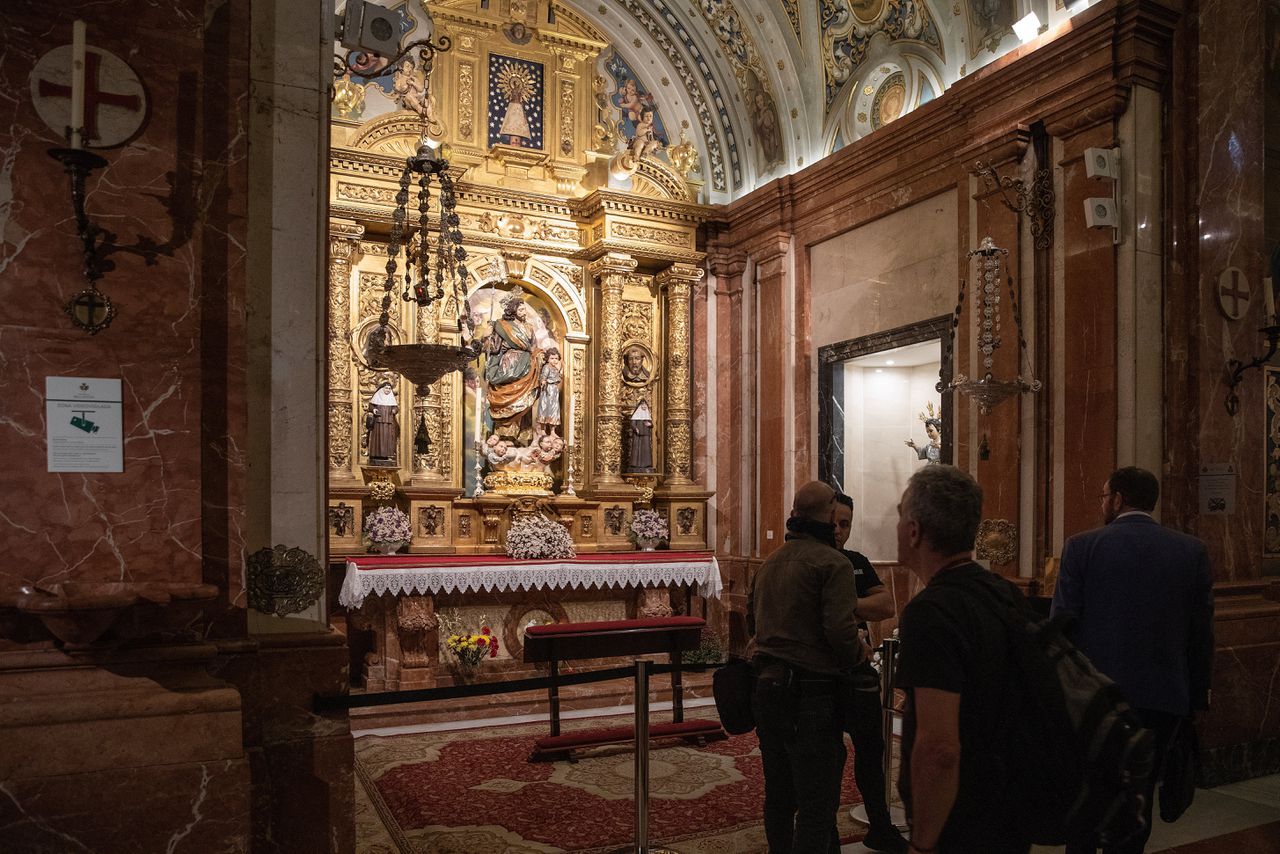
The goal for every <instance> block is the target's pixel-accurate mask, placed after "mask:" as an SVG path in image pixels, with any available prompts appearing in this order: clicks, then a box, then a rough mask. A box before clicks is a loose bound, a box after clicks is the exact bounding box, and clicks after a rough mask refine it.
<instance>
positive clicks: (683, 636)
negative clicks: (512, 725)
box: [524, 617, 728, 761]
mask: <svg viewBox="0 0 1280 854" xmlns="http://www.w3.org/2000/svg"><path fill="white" fill-rule="evenodd" d="M704 626H706V620H703V619H701V618H699V617H660V618H647V619H640V620H607V621H600V622H587V623H554V624H551V625H545V626H530V627H529V628H528V629H526V630H525V641H524V660H525V661H527V662H548V663H549V664H550V665H551V686H550V688H549V689H548V695H549V696H548V699H549V700H550V705H551V734H550V735H549V736H547V737H546V738H541V739H538V742H537V744H536V746H535V747H534V751H533V755H532V756H531V757H530V758H531V759H532V760H534V761H549V760H554V759H566V758H569V757H570V755H571V753H572V751H574V750H581V749H584V748H587V747H599V746H601V745H605V744H622V743H626V742H629V741H633V740H634V739H635V732H634V730H633V729H632V727H629V726H628V727H612V728H609V729H595V730H580V731H578V732H574V733H571V734H568V735H561V734H560V691H559V686H558V684H557V681H556V680H557V678H558V677H559V663H560V662H561V661H573V660H577V659H583V658H606V657H610V656H618V655H645V654H648V653H655V652H658V653H663V652H665V653H667V654H668V655H669V656H670V659H671V664H672V665H673V667H674V668H675V669H674V670H672V672H671V693H672V710H671V711H672V721H671V723H668V724H655V725H653V726H651V727H650V728H649V736H650V738H685V739H691V740H692V739H696V740H698V741H699V742H705V741H708V740H716V739H721V738H727V737H728V736H727V735H725V732H724V730H723V729H722V728H721V726H720V723H719V721H705V720H695V721H685V720H684V702H683V701H684V697H683V693H684V692H683V686H682V683H681V672H680V654H681V653H682V652H684V651H686V650H690V649H697V647H698V643H699V640H700V638H701V635H702V629H703V627H704Z"/></svg>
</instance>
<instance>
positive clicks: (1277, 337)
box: [1226, 249, 1280, 415]
mask: <svg viewBox="0 0 1280 854" xmlns="http://www.w3.org/2000/svg"><path fill="white" fill-rule="evenodd" d="M1271 269H1272V271H1273V275H1272V277H1271V278H1269V279H1263V282H1262V296H1263V299H1264V301H1265V304H1266V315H1267V319H1266V326H1263V327H1262V328H1261V329H1259V330H1258V331H1259V332H1261V333H1262V334H1263V335H1264V336H1266V339H1267V352H1266V353H1265V354H1264V355H1261V356H1257V357H1255V358H1254V360H1253V361H1252V362H1250V363H1249V364H1247V365H1246V364H1245V363H1243V362H1241V361H1240V360H1239V359H1231V360H1230V361H1229V362H1227V371H1228V372H1229V376H1228V377H1227V400H1226V404H1227V414H1228V415H1235V414H1236V413H1237V412H1239V411H1240V397H1239V396H1238V395H1237V394H1236V386H1238V385H1240V382H1241V380H1243V379H1244V372H1245V371H1247V370H1249V369H1250V368H1260V367H1262V366H1263V365H1265V364H1266V363H1267V362H1270V361H1271V357H1272V356H1274V355H1275V354H1276V349H1277V347H1280V322H1278V321H1277V318H1276V297H1275V291H1274V290H1273V288H1274V287H1275V282H1276V276H1275V275H1274V274H1275V272H1278V271H1280V249H1277V250H1276V251H1275V253H1274V254H1273V255H1272V256H1271Z"/></svg>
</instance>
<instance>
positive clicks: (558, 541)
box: [507, 513, 577, 560]
mask: <svg viewBox="0 0 1280 854" xmlns="http://www.w3.org/2000/svg"><path fill="white" fill-rule="evenodd" d="M507 556H508V557H512V558H515V559H516V560H563V559H565V558H571V557H576V556H577V551H576V550H575V549H574V547H573V538H572V537H570V536H569V532H568V531H566V530H565V529H564V526H563V525H561V524H560V523H559V522H556V521H554V520H552V519H549V518H547V517H546V516H544V515H543V514H541V513H525V514H522V515H518V516H516V518H515V519H514V520H513V521H512V522H511V527H510V528H508V529H507Z"/></svg>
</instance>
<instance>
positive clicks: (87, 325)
mask: <svg viewBox="0 0 1280 854" xmlns="http://www.w3.org/2000/svg"><path fill="white" fill-rule="evenodd" d="M49 156H50V157H52V158H53V159H54V160H57V161H58V162H59V163H61V164H62V167H63V169H65V170H66V173H67V174H68V175H70V176H71V207H72V210H73V211H74V213H75V218H76V235H77V236H78V237H79V238H80V251H81V257H82V261H83V267H82V270H83V273H84V278H85V281H87V282H88V283H89V287H87V288H85V289H84V290H82V291H80V292H79V293H77V294H76V295H75V296H73V297H72V298H71V301H70V302H68V303H67V304H66V306H65V307H64V310H65V311H66V312H67V314H68V315H70V316H71V321H72V322H73V323H74V324H75V325H76V326H78V327H80V328H81V329H83V330H84V331H85V332H88V333H89V334H90V335H97V334H98V333H99V332H101V331H102V330H104V329H106V328H107V327H108V326H110V325H111V321H112V319H114V318H115V314H116V310H115V306H113V305H112V304H111V300H110V298H108V297H107V296H106V294H104V293H102V292H101V291H99V290H98V280H99V279H101V278H102V276H103V274H104V273H106V272H107V271H108V270H110V269H111V268H112V267H113V266H114V265H113V264H112V262H110V261H107V260H106V259H105V258H104V257H103V254H102V252H101V251H100V250H101V248H102V246H103V243H104V242H105V240H106V237H107V233H106V232H105V231H103V229H102V228H100V227H99V226H97V225H95V224H94V223H93V222H92V221H90V219H89V214H88V213H87V212H86V211H85V209H84V201H85V198H84V196H85V190H84V184H85V181H86V180H87V179H88V177H89V175H90V174H92V172H93V170H95V169H101V168H102V167H104V166H106V165H107V161H106V160H104V159H103V158H101V157H99V156H98V155H96V154H94V153H93V152H91V151H86V150H85V149H83V148H51V149H49Z"/></svg>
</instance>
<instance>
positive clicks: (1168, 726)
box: [1066, 709, 1182, 854]
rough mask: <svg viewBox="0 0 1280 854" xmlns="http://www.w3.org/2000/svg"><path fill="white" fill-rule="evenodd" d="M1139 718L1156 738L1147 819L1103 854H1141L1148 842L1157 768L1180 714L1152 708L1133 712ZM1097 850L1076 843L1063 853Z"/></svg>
mask: <svg viewBox="0 0 1280 854" xmlns="http://www.w3.org/2000/svg"><path fill="white" fill-rule="evenodd" d="M1134 712H1136V713H1137V715H1138V718H1139V719H1140V720H1141V721H1142V726H1143V727H1144V728H1146V729H1149V730H1151V731H1152V732H1153V733H1155V736H1156V755H1155V765H1154V769H1155V770H1154V771H1153V772H1152V774H1151V779H1150V780H1148V781H1147V791H1146V796H1147V802H1146V806H1145V808H1144V809H1145V817H1146V819H1147V823H1146V826H1145V827H1144V828H1143V829H1142V832H1141V833H1138V834H1136V835H1134V836H1132V837H1130V838H1129V839H1127V840H1125V841H1124V842H1123V843H1122V844H1120V845H1109V846H1106V847H1105V848H1103V849H1102V854H1142V852H1143V850H1145V849H1146V847H1147V839H1149V838H1150V837H1151V808H1152V807H1153V806H1154V805H1155V796H1156V784H1157V783H1158V782H1159V776H1160V768H1161V767H1163V765H1164V757H1165V754H1166V753H1167V752H1168V750H1169V745H1170V744H1171V743H1172V742H1173V735H1174V732H1175V731H1176V730H1177V728H1178V721H1180V720H1182V717H1181V716H1180V715H1172V714H1170V713H1168V712H1157V711H1154V710H1153V709H1134ZM1097 850H1098V849H1097V847H1096V846H1093V845H1085V844H1081V843H1075V844H1073V845H1068V846H1067V851H1066V854H1094V852H1096V851H1097Z"/></svg>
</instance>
